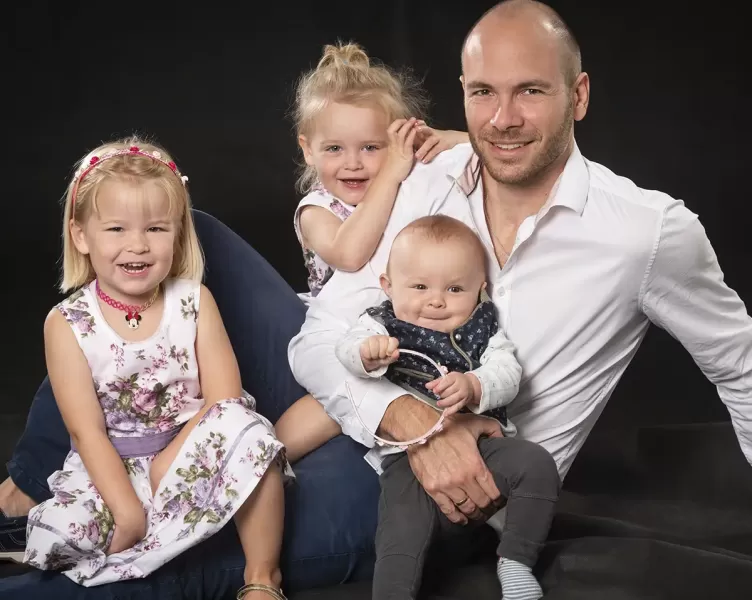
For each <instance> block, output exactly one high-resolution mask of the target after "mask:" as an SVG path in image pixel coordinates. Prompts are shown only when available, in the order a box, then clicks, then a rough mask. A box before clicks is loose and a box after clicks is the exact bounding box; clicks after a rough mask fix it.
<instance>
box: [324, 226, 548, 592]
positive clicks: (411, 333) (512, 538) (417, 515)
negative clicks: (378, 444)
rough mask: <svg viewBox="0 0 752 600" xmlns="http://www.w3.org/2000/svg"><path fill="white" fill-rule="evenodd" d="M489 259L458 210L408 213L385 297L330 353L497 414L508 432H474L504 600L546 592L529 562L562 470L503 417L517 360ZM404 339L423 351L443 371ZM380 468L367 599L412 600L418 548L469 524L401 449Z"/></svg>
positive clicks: (516, 379)
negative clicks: (498, 511) (500, 508)
mask: <svg viewBox="0 0 752 600" xmlns="http://www.w3.org/2000/svg"><path fill="white" fill-rule="evenodd" d="M485 261H486V252H485V250H484V248H483V245H482V243H481V241H480V239H479V238H478V237H477V235H476V234H475V233H474V232H473V231H472V230H471V229H470V228H469V227H468V226H466V225H465V224H463V223H462V222H460V221H458V220H457V219H454V218H451V217H447V216H444V215H435V216H429V217H423V218H420V219H418V220H416V221H413V222H412V223H410V224H409V225H408V226H407V227H405V228H404V229H403V230H402V231H401V232H400V233H399V234H398V235H397V237H396V238H395V240H394V243H393V245H392V249H391V252H390V255H389V261H388V265H387V270H386V273H385V274H383V275H381V278H380V280H381V286H382V288H383V290H384V292H385V293H386V294H387V296H388V297H389V299H388V300H386V301H385V302H384V303H382V304H381V305H379V306H376V307H372V308H369V309H368V310H366V311H365V312H364V313H363V315H361V317H360V319H359V321H358V324H357V325H355V326H354V327H353V328H351V329H350V331H349V332H348V333H347V334H346V335H345V336H344V337H343V338H342V340H341V341H340V343H339V344H338V347H337V356H338V358H339V360H340V361H342V363H343V364H344V365H345V366H346V367H347V369H348V370H349V371H351V372H352V373H353V374H355V375H357V376H360V377H381V376H384V377H386V378H387V379H389V380H390V381H392V382H393V383H395V384H397V385H399V386H401V387H402V388H404V389H405V390H406V391H408V392H409V393H411V394H413V395H414V396H416V397H417V398H419V399H420V400H423V401H424V402H426V403H428V404H430V405H431V406H433V407H434V408H437V410H443V409H446V410H447V414H449V413H453V412H457V411H459V410H462V409H464V410H469V411H472V412H474V413H479V414H484V415H487V416H490V417H492V418H496V419H497V420H498V421H499V422H500V424H501V427H502V431H503V433H504V436H503V437H494V438H485V439H481V440H480V441H479V442H478V446H479V450H480V453H481V456H482V457H483V459H484V461H485V462H486V465H487V466H488V468H489V470H490V471H491V473H492V474H493V476H494V480H495V483H496V486H497V487H498V489H499V491H500V492H501V494H502V496H504V498H505V499H506V501H507V503H506V520H505V523H504V525H503V526H502V527H501V532H500V534H501V535H500V543H499V545H498V549H497V554H498V556H499V562H498V567H497V573H498V575H499V579H500V581H501V585H502V590H503V593H504V599H505V600H533V599H537V598H540V597H541V596H542V591H541V588H540V586H539V585H538V582H537V581H536V579H535V577H534V576H533V574H532V570H531V568H532V566H533V565H534V564H535V562H536V560H537V557H538V552H539V551H540V549H541V547H542V546H543V543H544V542H545V539H546V536H547V535H548V529H549V527H550V523H551V519H552V517H553V512H554V506H555V503H556V501H557V499H558V494H559V489H560V479H559V474H558V471H557V468H556V464H555V462H554V460H553V458H552V457H551V455H550V454H549V453H548V452H547V451H546V450H544V449H543V448H542V447H541V446H538V445H537V444H533V443H532V442H528V441H525V440H522V439H519V438H516V437H514V436H515V434H516V429H515V427H514V425H513V424H511V423H510V422H508V421H507V418H506V409H505V407H506V406H507V405H508V404H509V403H510V402H511V401H512V400H513V399H514V397H515V396H516V395H517V391H518V388H519V383H520V378H521V374H522V369H521V367H520V365H519V363H518V362H517V360H516V358H515V355H514V346H513V345H512V343H511V342H510V341H509V340H508V339H507V338H506V337H505V335H504V333H503V331H502V330H501V329H500V328H499V326H498V322H497V318H496V311H495V307H494V305H493V303H492V302H491V300H490V299H489V297H488V296H487V294H486V268H485V267H486V263H485ZM401 349H409V350H414V351H418V352H420V353H422V354H425V355H426V356H428V357H430V358H431V359H433V360H434V361H436V362H437V363H438V364H439V365H440V366H442V368H443V369H445V370H446V374H445V375H444V376H443V377H442V376H441V375H440V374H439V373H437V372H436V369H435V367H434V366H432V365H431V364H430V363H429V362H427V361H425V360H424V359H421V358H419V357H416V356H415V355H413V354H408V353H400V350H401ZM448 426H449V427H451V423H450V424H449V425H448ZM438 435H441V434H438ZM382 468H383V473H382V475H381V488H382V491H381V494H382V500H381V503H380V507H381V508H380V512H379V525H378V532H377V537H376V540H377V542H376V554H377V557H376V558H377V562H376V570H375V573H374V582H373V598H374V600H379V599H381V598H405V599H409V598H415V597H416V595H417V593H418V591H419V586H420V581H421V575H422V569H423V561H424V557H425V555H426V553H425V552H424V549H425V548H427V546H428V545H429V544H430V543H431V542H432V541H433V540H434V539H435V537H436V536H437V535H444V534H449V533H451V534H457V533H458V532H459V531H464V532H467V535H473V533H472V532H473V529H472V528H463V527H462V526H461V525H456V524H454V523H452V522H451V521H449V520H448V519H447V518H446V516H445V515H444V514H443V513H442V512H441V511H440V510H439V508H438V506H437V505H436V503H435V502H434V501H433V500H432V498H431V497H430V496H429V495H428V494H427V493H426V492H425V490H424V489H423V488H422V486H421V485H420V483H419V482H418V481H417V479H416V478H415V476H414V474H413V473H412V470H411V467H410V464H409V462H408V457H407V454H406V453H405V452H401V453H398V454H392V455H389V456H387V458H386V459H385V460H384V463H383V464H382ZM531 475H532V476H531ZM465 501H466V499H464V500H459V501H458V502H457V504H458V505H460V504H463V503H464V502H465Z"/></svg>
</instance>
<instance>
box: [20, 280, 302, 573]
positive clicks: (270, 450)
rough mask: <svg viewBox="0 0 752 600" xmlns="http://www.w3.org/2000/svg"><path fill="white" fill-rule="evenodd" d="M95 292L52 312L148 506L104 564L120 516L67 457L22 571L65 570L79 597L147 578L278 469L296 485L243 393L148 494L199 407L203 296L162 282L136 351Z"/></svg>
mask: <svg viewBox="0 0 752 600" xmlns="http://www.w3.org/2000/svg"><path fill="white" fill-rule="evenodd" d="M93 286H94V284H93V283H92V284H90V285H88V286H86V287H84V288H82V289H80V290H78V291H77V292H75V293H74V294H72V295H71V296H69V297H68V298H67V299H66V300H64V301H63V302H61V303H60V304H58V305H57V309H58V310H60V312H61V313H62V314H63V316H64V317H65V318H66V320H67V321H68V323H69V324H70V326H71V328H72V330H73V332H74V333H75V336H76V338H77V340H78V343H79V346H80V347H81V349H82V351H83V353H84V355H85V356H86V359H87V361H88V363H89V366H90V368H91V371H92V377H93V383H94V388H95V390H96V394H97V397H98V398H99V402H100V404H101V406H102V411H103V413H104V417H105V423H106V428H107V432H108V435H109V437H110V439H111V441H112V443H113V446H115V448H116V450H117V451H118V452H119V454H120V456H121V457H122V460H123V464H124V466H125V469H126V472H127V474H128V476H129V478H130V481H131V484H132V485H133V488H134V490H135V491H136V495H137V496H138V498H139V500H140V501H141V504H142V506H143V510H144V513H145V515H146V523H147V531H146V536H145V537H144V539H142V540H141V541H139V542H138V543H137V544H136V545H135V546H133V547H132V548H129V549H127V550H125V551H123V552H119V553H116V554H111V555H109V556H107V555H106V551H107V549H108V547H109V544H110V542H111V539H112V535H113V532H114V520H113V516H112V513H111V512H110V510H109V509H108V507H107V506H106V505H105V503H104V501H103V500H102V497H101V496H100V495H99V493H98V492H97V489H96V488H95V486H94V484H93V482H92V481H91V479H90V478H89V475H88V473H87V472H86V467H85V466H84V464H83V462H82V460H81V457H80V456H79V454H78V453H77V452H76V451H75V448H72V449H71V452H70V453H69V454H68V457H67V458H66V460H65V463H64V465H63V468H62V469H61V470H60V471H57V472H55V473H53V474H52V475H51V476H50V478H49V479H48V482H49V486H50V491H51V492H52V494H53V497H52V498H51V499H50V500H47V501H46V502H43V503H42V504H40V505H38V506H36V507H34V508H33V509H32V510H31V512H30V514H29V522H28V529H27V545H26V554H25V557H24V560H25V562H26V563H28V564H29V565H32V566H34V567H37V568H40V569H49V570H61V571H62V572H63V573H64V574H65V575H66V576H68V577H69V578H70V579H72V580H73V581H75V582H77V583H79V584H81V585H84V586H95V585H100V584H104V583H109V582H112V581H117V580H123V579H133V578H140V577H145V576H146V575H149V574H150V573H152V572H153V571H155V570H156V569H158V568H159V567H161V566H162V565H164V564H165V563H166V562H168V561H169V560H171V559H172V558H174V557H175V556H177V555H179V554H181V553H182V552H185V551H186V550H187V549H189V548H190V547H192V546H194V545H195V544H197V543H198V542H200V541H202V540H204V539H206V538H208V537H209V536H211V535H212V534H214V533H216V532H217V531H219V529H221V528H222V527H224V526H225V525H226V524H227V523H228V521H229V520H230V519H231V517H232V516H233V514H234V513H235V511H237V510H238V508H240V506H241V505H242V504H243V503H244V502H245V500H246V499H247V498H248V497H249V496H250V494H251V493H252V492H253V490H254V488H255V487H256V485H257V484H258V483H259V481H260V480H261V478H262V477H263V475H264V473H265V472H266V470H267V469H268V468H269V466H270V465H271V464H272V462H273V461H276V462H277V463H278V464H279V465H280V467H282V469H283V472H284V474H285V479H286V481H287V480H289V478H290V477H293V474H292V471H291V469H290V466H289V464H288V463H287V461H286V460H285V457H284V447H283V445H282V444H281V442H279V441H278V440H277V439H276V438H275V436H274V429H273V427H272V425H271V423H270V422H269V421H268V420H267V419H265V418H264V417H262V416H261V415H259V414H258V413H256V412H255V401H254V399H253V398H252V397H250V396H249V395H247V394H245V393H244V396H243V397H239V398H229V399H226V400H221V401H219V402H217V403H216V404H214V405H213V406H212V407H211V408H210V409H209V410H208V411H207V412H206V413H205V414H204V416H203V417H202V418H201V420H200V421H199V422H198V423H197V424H196V426H195V427H194V428H193V429H192V430H191V432H190V434H189V435H188V437H187V439H186V440H185V442H184V444H183V445H182V447H181V448H180V451H179V452H178V455H177V458H176V459H175V461H174V462H173V463H172V465H171V467H170V470H169V471H168V472H167V473H166V474H165V476H164V477H163V478H162V481H161V482H160V484H159V487H158V489H157V491H156V493H154V494H153V493H152V489H151V481H150V478H149V467H150V465H151V462H152V460H153V459H154V457H155V456H156V455H157V454H158V450H155V448H156V447H160V448H162V447H164V446H166V445H167V444H168V443H169V440H170V439H171V438H172V437H174V435H176V434H177V432H178V431H179V430H180V427H181V425H183V424H185V423H186V422H187V421H189V420H190V419H191V418H192V417H194V416H195V415H196V414H197V413H198V412H199V410H201V408H202V407H203V405H204V401H203V399H202V397H201V389H200V386H199V377H198V364H197V362H196V354H195V350H194V348H195V341H196V327H197V319H198V314H199V309H200V307H199V297H200V286H199V284H198V283H196V282H193V281H188V280H168V281H167V282H165V302H164V312H163V316H162V322H161V324H160V326H159V328H158V329H157V331H156V332H155V333H154V335H152V336H151V337H150V338H149V339H147V340H144V341H141V342H128V341H125V340H123V339H122V338H121V337H120V336H119V335H117V334H116V333H115V331H114V330H113V329H111V328H110V326H109V325H108V324H107V322H106V321H105V320H104V318H103V316H102V313H101V312H100V310H99V304H98V302H97V299H96V292H95V288H94V287H93ZM155 444H156V445H155Z"/></svg>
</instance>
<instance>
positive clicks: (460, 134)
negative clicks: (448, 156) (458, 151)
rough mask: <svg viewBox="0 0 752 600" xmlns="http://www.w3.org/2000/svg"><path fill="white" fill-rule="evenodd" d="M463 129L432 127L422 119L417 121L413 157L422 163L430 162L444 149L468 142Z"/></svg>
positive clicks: (468, 139)
mask: <svg viewBox="0 0 752 600" xmlns="http://www.w3.org/2000/svg"><path fill="white" fill-rule="evenodd" d="M469 141H470V138H469V136H468V135H467V133H465V132H464V131H453V130H451V129H449V130H441V129H434V128H433V127H429V126H428V125H426V124H425V123H424V122H423V121H418V135H416V136H415V146H416V148H417V150H416V152H415V158H417V159H418V160H419V161H421V162H423V163H430V162H431V161H432V160H433V159H434V158H436V157H437V156H438V155H439V154H441V153H442V152H444V150H449V149H450V148H454V147H455V146H456V145H457V144H462V143H465V142H469Z"/></svg>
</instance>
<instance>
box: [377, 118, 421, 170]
mask: <svg viewBox="0 0 752 600" xmlns="http://www.w3.org/2000/svg"><path fill="white" fill-rule="evenodd" d="M417 133H418V121H417V120H416V119H414V118H410V119H397V120H396V121H394V123H392V124H391V125H390V126H389V129H387V136H388V137H389V149H388V154H387V158H386V163H385V164H384V167H383V169H384V170H385V171H386V172H387V173H388V174H389V176H390V177H393V178H394V180H395V181H398V182H400V183H401V182H403V181H404V180H405V179H406V178H407V176H408V175H409V174H410V171H411V170H412V168H413V165H414V164H415V151H414V146H415V136H416V135H417Z"/></svg>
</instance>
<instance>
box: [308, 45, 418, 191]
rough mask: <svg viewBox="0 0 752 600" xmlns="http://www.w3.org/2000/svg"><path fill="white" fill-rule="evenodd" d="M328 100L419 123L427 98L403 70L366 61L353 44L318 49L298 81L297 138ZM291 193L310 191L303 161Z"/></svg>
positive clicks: (310, 173) (310, 174)
mask: <svg viewBox="0 0 752 600" xmlns="http://www.w3.org/2000/svg"><path fill="white" fill-rule="evenodd" d="M332 102H341V103H343V104H352V105H356V106H363V105H374V104H375V105H376V106H378V107H379V108H381V109H382V110H383V111H384V112H385V113H386V115H387V118H388V119H389V122H392V121H394V120H395V119H406V118H409V117H415V118H417V119H425V117H426V112H427V109H428V97H427V95H426V94H425V92H424V90H423V89H422V86H421V82H419V81H418V80H416V79H415V78H413V76H412V75H411V74H410V72H409V71H406V70H404V71H397V70H394V69H391V68H390V67H388V66H386V65H384V64H383V63H380V62H377V61H375V60H372V59H370V58H369V57H368V54H366V52H365V50H364V49H363V48H362V47H361V46H360V45H358V44H356V43H353V42H350V43H347V44H343V43H342V42H338V43H337V45H331V44H329V45H326V46H324V52H323V55H322V56H321V59H320V60H319V63H318V65H317V66H316V68H315V69H312V70H310V71H308V72H307V73H304V74H303V75H302V76H301V77H300V79H299V80H298V84H297V90H296V94H295V110H294V114H293V118H294V120H295V128H296V130H297V131H296V132H297V134H298V135H310V134H311V131H312V130H313V125H314V122H315V120H316V117H317V116H318V114H319V113H320V112H321V111H322V110H323V109H324V108H326V107H327V106H328V105H329V104H330V103H332ZM300 166H301V169H302V172H301V174H300V177H299V178H298V181H297V189H298V190H299V191H300V192H302V193H307V192H308V191H310V189H311V187H312V186H313V184H314V183H315V182H316V179H317V177H316V170H315V169H314V168H313V167H312V166H310V165H306V164H305V162H303V163H302V164H301V165H300Z"/></svg>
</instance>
